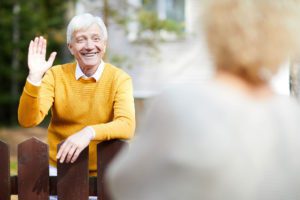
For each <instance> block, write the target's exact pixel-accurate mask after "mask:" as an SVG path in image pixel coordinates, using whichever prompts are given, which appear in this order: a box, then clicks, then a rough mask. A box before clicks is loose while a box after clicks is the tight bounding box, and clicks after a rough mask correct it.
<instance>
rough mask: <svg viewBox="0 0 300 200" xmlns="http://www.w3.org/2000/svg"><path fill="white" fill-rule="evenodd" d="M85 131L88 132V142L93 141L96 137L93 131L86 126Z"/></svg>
mask: <svg viewBox="0 0 300 200" xmlns="http://www.w3.org/2000/svg"><path fill="white" fill-rule="evenodd" d="M86 129H87V130H88V134H89V138H90V140H92V139H94V138H95V136H96V132H95V130H94V129H93V128H92V127H91V126H87V127H86Z"/></svg>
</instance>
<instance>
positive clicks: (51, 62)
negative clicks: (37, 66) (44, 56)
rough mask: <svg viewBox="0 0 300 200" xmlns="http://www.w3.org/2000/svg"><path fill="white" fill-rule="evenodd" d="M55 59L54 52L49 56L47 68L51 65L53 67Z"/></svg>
mask: <svg viewBox="0 0 300 200" xmlns="http://www.w3.org/2000/svg"><path fill="white" fill-rule="evenodd" d="M55 57H56V52H52V53H51V54H50V57H49V59H48V61H47V63H48V66H52V65H53V62H54V60H55Z"/></svg>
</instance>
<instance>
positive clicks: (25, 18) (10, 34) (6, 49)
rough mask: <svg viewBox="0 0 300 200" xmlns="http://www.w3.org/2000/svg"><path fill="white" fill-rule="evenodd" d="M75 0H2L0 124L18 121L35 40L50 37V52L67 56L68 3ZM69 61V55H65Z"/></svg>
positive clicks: (0, 23)
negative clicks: (32, 41) (39, 36)
mask: <svg viewBox="0 0 300 200" xmlns="http://www.w3.org/2000/svg"><path fill="white" fill-rule="evenodd" d="M70 2H74V0H69V1H60V0H51V1H47V0H31V1H24V0H15V1H12V0H1V3H0V34H1V37H0V43H1V46H0V80H1V85H0V108H1V112H0V125H16V124H17V107H18V101H19V97H20V94H21V92H22V90H23V86H24V83H25V80H26V76H27V73H28V69H27V49H28V44H29V41H30V40H31V39H33V38H34V37H35V36H38V35H43V36H44V37H46V38H48V41H49V42H48V44H49V45H48V52H50V51H57V52H58V55H61V56H60V57H59V56H58V57H57V58H56V62H61V61H62V60H63V56H65V53H64V52H65V51H64V49H65V28H66V20H65V19H66V16H65V14H66V13H67V9H68V3H70ZM64 60H65V58H64Z"/></svg>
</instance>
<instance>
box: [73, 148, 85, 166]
mask: <svg viewBox="0 0 300 200" xmlns="http://www.w3.org/2000/svg"><path fill="white" fill-rule="evenodd" d="M81 151H82V149H79V148H78V149H76V151H75V153H74V155H73V157H72V160H71V163H74V162H75V161H76V160H77V158H78V156H79V154H80V152H81Z"/></svg>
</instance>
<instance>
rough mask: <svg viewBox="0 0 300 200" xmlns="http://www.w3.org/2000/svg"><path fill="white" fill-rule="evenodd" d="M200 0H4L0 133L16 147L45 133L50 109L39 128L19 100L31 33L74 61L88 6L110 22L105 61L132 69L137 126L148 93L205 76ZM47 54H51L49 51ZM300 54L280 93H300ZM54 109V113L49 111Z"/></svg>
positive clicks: (280, 79)
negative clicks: (22, 121)
mask: <svg viewBox="0 0 300 200" xmlns="http://www.w3.org/2000/svg"><path fill="white" fill-rule="evenodd" d="M201 3H202V0H65V1H61V0H27V1H21V0H1V2H0V81H1V84H0V109H1V112H0V140H2V141H4V142H6V143H8V144H9V145H10V147H11V155H12V165H11V166H12V168H13V170H14V169H15V167H14V166H16V163H15V156H16V155H15V153H16V146H17V144H19V143H20V142H22V141H23V140H25V139H28V138H29V137H31V136H36V137H38V138H39V139H41V140H43V141H45V139H46V127H47V123H48V120H49V116H48V117H47V119H46V120H44V122H43V123H42V124H41V125H40V126H39V127H37V128H30V129H22V128H20V127H19V126H18V121H17V108H18V102H19V97H20V94H21V92H22V89H23V86H24V83H25V80H26V76H27V73H28V69H27V49H28V44H29V42H30V40H31V39H33V38H34V37H35V36H39V35H43V36H44V37H46V38H47V39H48V49H47V55H48V56H49V54H50V53H51V52H52V51H56V52H57V53H58V55H57V57H56V60H55V63H54V64H60V63H65V62H71V61H72V59H73V58H72V57H71V55H70V53H69V52H68V49H67V45H66V37H65V32H66V27H67V23H68V22H69V20H70V19H71V17H72V16H74V15H76V14H79V13H84V12H90V13H92V14H94V15H98V16H101V17H102V18H103V20H104V22H105V24H106V25H107V28H108V32H109V42H108V49H107V54H106V57H105V61H106V62H110V63H112V64H113V65H115V66H117V67H120V68H122V69H123V70H125V71H126V72H127V73H129V74H130V75H131V76H132V79H133V84H134V97H135V103H136V115H137V126H138V125H139V121H140V118H141V116H142V114H143V112H144V111H145V109H146V108H147V101H148V100H149V99H150V98H151V97H153V96H155V94H157V93H159V92H160V91H161V90H162V89H164V88H165V87H168V85H170V84H177V83H181V82H185V81H192V82H194V83H195V84H205V81H206V80H208V79H209V78H210V76H211V75H212V72H213V71H212V68H211V66H212V63H211V61H210V59H209V55H208V52H207V50H206V46H205V40H204V38H203V36H202V33H201ZM48 56H47V58H48ZM298 63H299V62H297V61H287V62H286V63H283V65H282V66H283V67H282V70H281V71H280V72H279V73H278V76H277V77H275V79H274V80H273V82H272V85H273V87H274V89H275V90H276V91H277V92H278V93H279V94H281V95H292V96H294V97H296V98H298V97H299V92H300V90H299V86H298V85H299V66H300V65H299V64H298ZM49 115H50V113H49Z"/></svg>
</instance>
